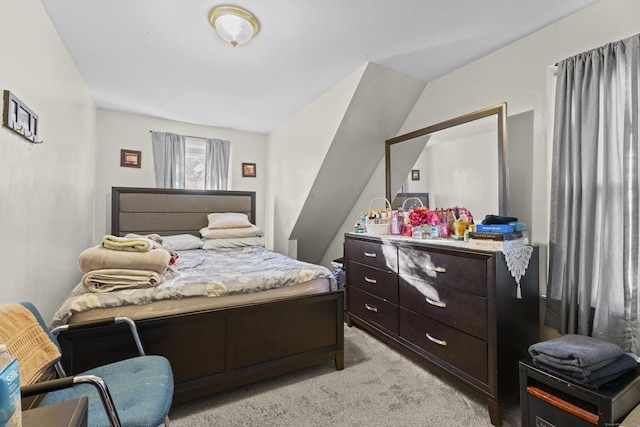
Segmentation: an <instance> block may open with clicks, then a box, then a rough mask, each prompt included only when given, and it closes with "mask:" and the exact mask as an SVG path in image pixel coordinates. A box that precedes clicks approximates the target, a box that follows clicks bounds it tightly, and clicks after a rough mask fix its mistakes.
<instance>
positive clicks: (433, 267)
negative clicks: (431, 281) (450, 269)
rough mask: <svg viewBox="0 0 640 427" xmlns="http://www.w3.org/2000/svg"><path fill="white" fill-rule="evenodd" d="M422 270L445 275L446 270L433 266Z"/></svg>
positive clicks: (427, 266) (426, 266)
mask: <svg viewBox="0 0 640 427" xmlns="http://www.w3.org/2000/svg"><path fill="white" fill-rule="evenodd" d="M424 268H425V269H426V270H429V271H435V272H436V273H446V272H447V268H446V267H436V266H435V265H429V264H427V265H425V266H424Z"/></svg>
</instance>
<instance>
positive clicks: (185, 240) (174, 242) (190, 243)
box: [162, 234, 203, 251]
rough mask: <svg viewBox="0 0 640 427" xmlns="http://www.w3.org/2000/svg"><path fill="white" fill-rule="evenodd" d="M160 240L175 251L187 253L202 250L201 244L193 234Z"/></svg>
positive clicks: (163, 237) (165, 237)
mask: <svg viewBox="0 0 640 427" xmlns="http://www.w3.org/2000/svg"><path fill="white" fill-rule="evenodd" d="M162 240H163V241H164V242H165V243H168V244H170V245H171V247H173V250H175V251H188V250H190V249H200V248H202V245H203V242H202V240H200V239H198V238H197V237H196V236H194V235H193V234H176V235H174V236H162Z"/></svg>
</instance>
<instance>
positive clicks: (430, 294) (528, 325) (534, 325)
mask: <svg viewBox="0 0 640 427" xmlns="http://www.w3.org/2000/svg"><path fill="white" fill-rule="evenodd" d="M344 265H345V268H346V273H347V278H346V295H347V316H346V319H347V324H348V325H349V326H353V325H355V326H358V327H360V328H361V329H364V330H366V331H367V332H369V333H370V334H371V335H373V336H374V337H376V338H378V339H379V340H380V341H382V342H384V343H385V344H387V345H389V346H390V347H392V348H394V349H395V350H397V351H398V352H400V353H402V354H403V355H405V356H406V357H408V358H409V359H411V360H413V361H414V362H416V363H418V364H419V365H421V366H423V367H424V368H426V369H428V370H432V371H433V372H435V373H437V374H442V375H444V376H445V377H446V378H448V379H449V380H451V381H452V382H454V383H455V384H456V385H457V386H460V387H462V388H463V389H465V390H467V391H469V392H470V393H473V394H475V395H476V396H478V397H479V398H481V399H482V400H484V401H486V402H487V406H488V410H489V416H490V418H491V422H492V424H494V425H496V426H499V425H501V423H502V413H503V408H504V404H505V403H506V402H508V401H510V400H515V399H517V398H518V362H519V361H520V359H522V358H524V357H526V356H527V350H528V348H529V346H530V345H531V344H533V343H535V342H538V341H539V313H538V305H539V303H538V302H539V291H538V289H539V283H538V248H535V247H534V248H533V254H532V255H531V258H530V260H529V265H528V268H527V270H526V273H525V275H524V276H522V277H521V278H520V285H521V298H517V297H516V295H517V294H516V288H517V284H516V281H515V279H514V278H513V277H512V275H511V273H510V272H509V269H508V268H507V264H506V261H505V256H504V254H503V253H502V252H494V251H485V250H478V249H472V248H470V247H466V246H465V245H464V242H461V243H460V244H456V245H455V246H453V245H445V244H438V243H437V241H429V240H417V239H411V238H405V237H397V238H396V237H392V236H384V237H378V236H373V235H368V234H358V233H347V234H345V246H344Z"/></svg>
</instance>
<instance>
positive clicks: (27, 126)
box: [2, 90, 42, 144]
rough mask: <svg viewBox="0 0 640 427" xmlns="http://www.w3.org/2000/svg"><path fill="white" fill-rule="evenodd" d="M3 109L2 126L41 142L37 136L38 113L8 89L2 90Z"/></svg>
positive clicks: (37, 142) (28, 138) (35, 142)
mask: <svg viewBox="0 0 640 427" xmlns="http://www.w3.org/2000/svg"><path fill="white" fill-rule="evenodd" d="M3 111H4V114H3V115H2V125H3V126H5V127H7V128H9V129H11V130H12V131H14V132H15V133H17V134H18V135H20V136H22V137H23V138H26V139H27V140H29V141H31V142H33V143H34V144H40V143H42V141H40V139H39V136H38V132H39V124H40V123H39V122H38V115H37V114H36V113H34V112H33V110H31V109H30V108H29V107H27V105H26V104H25V103H24V102H22V101H20V100H19V99H18V97H17V96H15V95H14V94H13V93H11V92H10V91H8V90H5V91H4V109H3Z"/></svg>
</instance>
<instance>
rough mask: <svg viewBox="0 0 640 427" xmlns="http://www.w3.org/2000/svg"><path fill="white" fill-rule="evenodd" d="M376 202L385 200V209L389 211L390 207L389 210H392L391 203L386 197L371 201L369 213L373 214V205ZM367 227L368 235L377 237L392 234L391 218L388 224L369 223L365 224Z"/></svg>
mask: <svg viewBox="0 0 640 427" xmlns="http://www.w3.org/2000/svg"><path fill="white" fill-rule="evenodd" d="M376 200H384V201H385V203H386V205H385V207H384V208H385V210H386V209H387V206H388V207H389V209H391V203H389V201H388V200H387V199H386V197H376V198H375V199H373V200H371V202H369V212H371V205H372V204H373V202H374V201H376ZM365 227H366V229H367V233H368V234H375V235H385V234H391V218H388V221H387V222H385V223H381V224H376V223H374V222H373V221H367V222H366V223H365Z"/></svg>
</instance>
